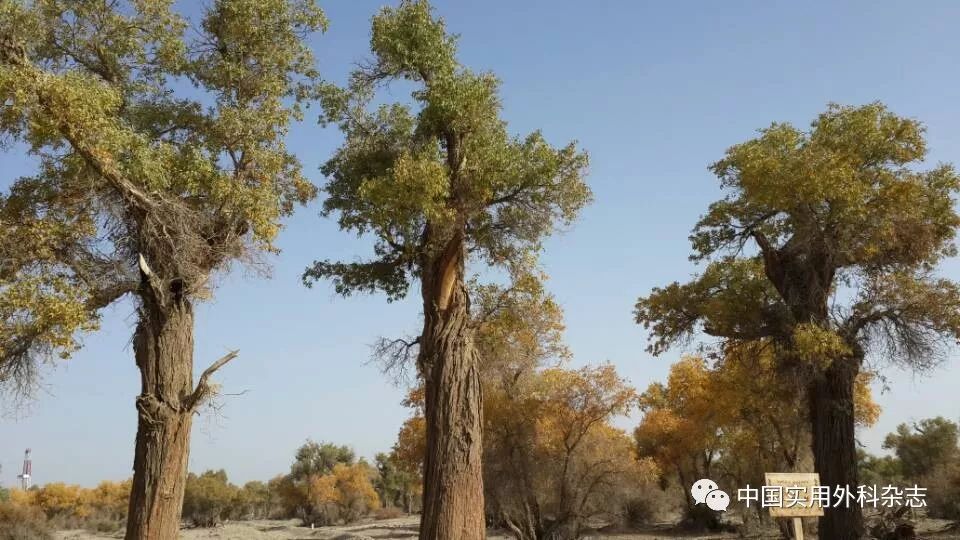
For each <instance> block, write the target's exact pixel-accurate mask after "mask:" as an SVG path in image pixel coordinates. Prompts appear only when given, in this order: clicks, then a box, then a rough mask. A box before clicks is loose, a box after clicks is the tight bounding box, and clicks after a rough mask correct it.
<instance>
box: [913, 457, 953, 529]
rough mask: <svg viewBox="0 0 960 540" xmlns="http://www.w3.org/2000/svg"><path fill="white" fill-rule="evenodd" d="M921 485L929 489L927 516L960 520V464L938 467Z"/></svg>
mask: <svg viewBox="0 0 960 540" xmlns="http://www.w3.org/2000/svg"><path fill="white" fill-rule="evenodd" d="M919 485H920V487H925V488H927V493H926V495H927V496H926V503H927V515H929V516H930V517H932V518H939V519H950V520H955V521H956V520H960V462H958V461H954V462H953V463H949V464H946V465H940V466H938V467H936V468H935V469H934V470H933V472H932V473H930V475H928V476H927V477H926V478H924V479H923V481H922V483H920V484H919Z"/></svg>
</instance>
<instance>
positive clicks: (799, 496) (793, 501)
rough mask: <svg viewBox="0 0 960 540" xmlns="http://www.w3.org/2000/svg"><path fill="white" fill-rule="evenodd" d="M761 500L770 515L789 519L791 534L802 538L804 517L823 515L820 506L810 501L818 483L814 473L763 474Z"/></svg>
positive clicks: (818, 480) (799, 538) (818, 478)
mask: <svg viewBox="0 0 960 540" xmlns="http://www.w3.org/2000/svg"><path fill="white" fill-rule="evenodd" d="M764 477H765V478H764V487H763V492H762V493H760V497H761V500H763V501H766V504H765V506H766V507H767V508H768V509H769V510H770V517H775V518H778V517H779V518H793V536H794V538H796V539H797V540H803V520H801V519H800V518H804V517H817V516H822V515H823V506H821V505H820V503H819V502H814V497H813V494H814V488H815V487H816V486H819V485H820V475H819V474H817V473H765V474H764Z"/></svg>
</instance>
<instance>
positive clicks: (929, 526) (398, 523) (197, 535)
mask: <svg viewBox="0 0 960 540" xmlns="http://www.w3.org/2000/svg"><path fill="white" fill-rule="evenodd" d="M418 523H419V516H406V517H401V518H397V519H385V520H380V521H369V522H361V523H356V524H353V525H345V526H339V527H318V528H316V529H310V528H309V527H299V526H298V524H299V521H297V520H288V521H241V522H231V523H226V524H224V525H222V526H220V527H216V528H213V529H184V530H183V531H182V532H181V534H180V538H181V540H206V539H217V540H401V539H404V540H409V539H415V538H416V537H417V526H418ZM945 525H946V522H939V521H935V520H923V522H921V523H920V524H919V527H918V531H917V532H918V533H919V534H918V538H921V539H923V538H929V539H936V540H948V539H949V540H955V539H960V534H937V531H939V530H941V529H943V527H944V526H945ZM122 536H123V535H122V534H121V533H116V534H112V535H111V534H97V533H90V532H87V531H60V532H58V533H57V540H105V539H108V538H112V539H116V538H122ZM487 538H489V539H491V540H508V539H509V538H510V537H508V536H506V535H504V534H497V533H495V532H492V533H490V534H488V535H487ZM584 538H585V539H601V538H610V539H616V540H670V539H679V538H682V539H684V540H726V539H732V538H738V536H737V535H735V534H721V535H716V534H714V535H703V534H699V535H698V534H682V533H677V532H674V531H669V530H667V528H666V527H661V528H654V529H651V530H649V531H646V532H642V533H639V532H635V533H616V534H602V535H589V536H585V537H584ZM770 538H776V537H775V536H772V537H770Z"/></svg>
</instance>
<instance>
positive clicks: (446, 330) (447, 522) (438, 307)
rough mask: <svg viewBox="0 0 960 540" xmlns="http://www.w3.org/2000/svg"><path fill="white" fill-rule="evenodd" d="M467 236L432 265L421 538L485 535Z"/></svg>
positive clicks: (424, 357)
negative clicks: (466, 264) (466, 271)
mask: <svg viewBox="0 0 960 540" xmlns="http://www.w3.org/2000/svg"><path fill="white" fill-rule="evenodd" d="M463 256H464V246H463V241H462V234H458V235H455V237H454V238H453V239H451V240H450V241H449V242H448V243H447V245H446V247H445V248H444V250H443V254H441V255H440V256H439V257H437V259H436V260H434V261H431V264H428V265H425V272H424V275H423V277H422V287H423V291H422V292H423V301H424V331H423V334H422V335H421V339H420V357H419V366H420V371H421V374H422V375H423V377H424V387H425V391H426V400H425V414H426V422H427V446H426V456H425V460H424V475H423V516H422V519H421V521H420V538H421V540H482V539H483V538H485V534H486V533H485V522H484V500H483V476H482V471H481V465H480V462H481V456H482V453H483V447H482V445H481V432H482V426H483V414H482V396H481V390H480V373H479V366H478V359H477V352H476V350H475V349H474V345H473V337H472V329H471V328H470V313H469V311H470V305H469V297H468V294H467V288H466V284H465V282H464V276H463V273H464V260H463Z"/></svg>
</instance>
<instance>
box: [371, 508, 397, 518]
mask: <svg viewBox="0 0 960 540" xmlns="http://www.w3.org/2000/svg"><path fill="white" fill-rule="evenodd" d="M404 515H405V514H404V513H403V509H401V508H397V507H396V506H385V507H383V508H377V509H376V510H374V512H373V519H396V518H399V517H403V516H404Z"/></svg>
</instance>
